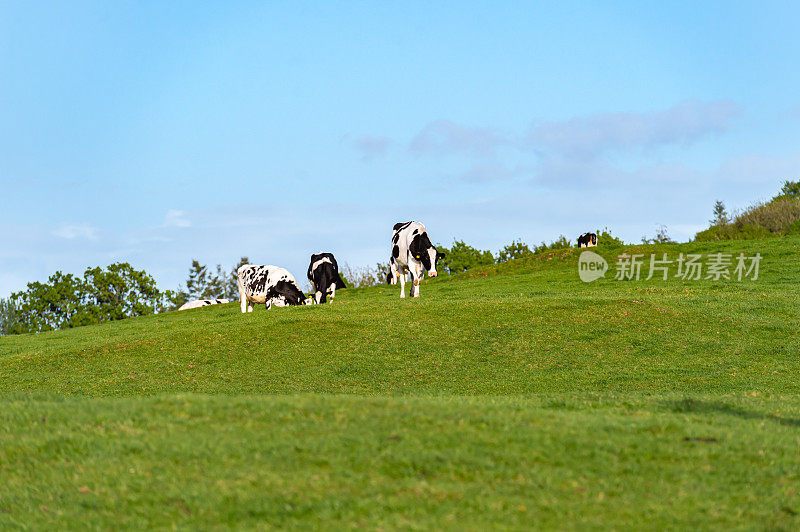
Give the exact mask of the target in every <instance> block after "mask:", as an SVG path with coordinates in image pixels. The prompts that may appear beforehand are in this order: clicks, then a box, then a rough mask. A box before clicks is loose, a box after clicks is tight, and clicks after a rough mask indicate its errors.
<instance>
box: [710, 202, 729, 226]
mask: <svg viewBox="0 0 800 532" xmlns="http://www.w3.org/2000/svg"><path fill="white" fill-rule="evenodd" d="M730 221H731V219H730V216H728V211H727V210H726V209H725V204H724V203H723V202H722V201H721V200H717V201H716V202H715V203H714V218H712V219H711V220H709V223H710V224H711V225H717V226H722V225H725V224H727V223H729V222H730Z"/></svg>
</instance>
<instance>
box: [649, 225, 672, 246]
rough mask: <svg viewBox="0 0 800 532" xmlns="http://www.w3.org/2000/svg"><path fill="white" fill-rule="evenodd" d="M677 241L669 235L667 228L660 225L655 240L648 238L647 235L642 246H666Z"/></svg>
mask: <svg viewBox="0 0 800 532" xmlns="http://www.w3.org/2000/svg"><path fill="white" fill-rule="evenodd" d="M674 242H675V241H674V240H673V239H672V237H670V236H669V233H667V226H666V225H664V224H658V232H657V233H656V236H654V237H653V238H647V235H645V236H643V237H642V244H666V243H674Z"/></svg>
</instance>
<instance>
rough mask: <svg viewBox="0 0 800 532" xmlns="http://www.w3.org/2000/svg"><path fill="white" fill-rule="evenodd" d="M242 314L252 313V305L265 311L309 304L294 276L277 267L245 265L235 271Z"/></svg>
mask: <svg viewBox="0 0 800 532" xmlns="http://www.w3.org/2000/svg"><path fill="white" fill-rule="evenodd" d="M236 274H237V277H238V282H239V301H240V302H241V305H242V312H243V313H244V312H253V304H254V303H259V304H262V303H263V304H264V305H265V306H266V307H267V310H269V309H270V308H272V307H273V306H275V307H286V306H289V305H305V304H308V303H310V302H311V300H310V299H306V296H305V294H304V293H303V292H302V290H300V287H299V286H298V285H297V281H296V280H295V278H294V275H292V274H291V273H289V272H288V271H287V270H286V269H284V268H281V267H279V266H272V265H267V266H260V265H254V264H245V265H244V266H241V267H240V268H239V269H238V270H237V271H236Z"/></svg>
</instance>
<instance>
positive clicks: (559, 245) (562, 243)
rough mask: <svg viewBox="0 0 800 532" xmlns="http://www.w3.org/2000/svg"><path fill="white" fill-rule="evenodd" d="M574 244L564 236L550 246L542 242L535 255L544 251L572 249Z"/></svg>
mask: <svg viewBox="0 0 800 532" xmlns="http://www.w3.org/2000/svg"><path fill="white" fill-rule="evenodd" d="M571 247H572V242H571V241H570V240H569V239H567V237H565V236H564V235H560V236H559V237H558V238H557V239H555V240H553V241H552V242H550V243H549V244H547V243H545V242H542V244H541V245H539V246H536V249H535V250H534V253H540V252H542V251H552V250H554V249H566V248H571Z"/></svg>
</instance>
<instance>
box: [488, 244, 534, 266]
mask: <svg viewBox="0 0 800 532" xmlns="http://www.w3.org/2000/svg"><path fill="white" fill-rule="evenodd" d="M533 253H534V252H533V251H531V248H529V247H528V245H527V244H525V243H524V242H522V241H521V240H519V241H517V240H514V241H512V242H511V243H510V244H507V245H506V246H505V247H504V248H503V249H501V250H500V251H498V252H497V259H496V260H497V262H498V264H499V263H501V262H508V261H510V260H516V259H524V258H526V257H530V256H531V255H533Z"/></svg>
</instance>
